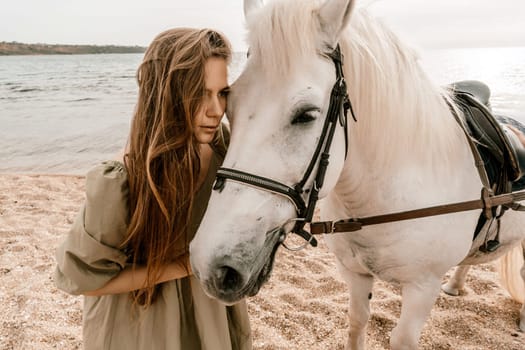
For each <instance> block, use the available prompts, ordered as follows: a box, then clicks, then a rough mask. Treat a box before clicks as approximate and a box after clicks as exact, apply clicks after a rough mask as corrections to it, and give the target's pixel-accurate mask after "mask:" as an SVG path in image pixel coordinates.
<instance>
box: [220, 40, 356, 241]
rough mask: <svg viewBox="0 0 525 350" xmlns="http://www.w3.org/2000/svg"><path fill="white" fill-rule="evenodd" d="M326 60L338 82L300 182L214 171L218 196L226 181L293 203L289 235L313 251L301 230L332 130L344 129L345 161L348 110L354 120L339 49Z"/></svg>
mask: <svg viewBox="0 0 525 350" xmlns="http://www.w3.org/2000/svg"><path fill="white" fill-rule="evenodd" d="M326 56H328V57H329V58H331V59H332V61H333V62H334V64H335V69H336V76H337V80H336V82H335V84H334V87H333V88H332V93H331V95H330V104H329V107H328V113H327V115H326V119H325V121H324V125H323V129H322V132H321V137H320V138H319V141H318V143H317V147H316V149H315V152H314V154H313V157H312V159H311V160H310V163H309V164H308V168H306V171H305V173H304V175H303V178H302V179H301V181H299V182H298V183H297V184H295V185H294V186H293V187H290V186H288V185H286V184H283V183H281V182H278V181H275V180H272V179H269V178H266V177H262V176H258V175H254V174H249V173H246V172H243V171H240V170H236V169H232V168H225V167H221V168H219V170H218V171H217V179H216V181H215V184H214V186H213V189H214V190H216V191H219V192H220V191H222V189H223V188H224V186H225V182H226V179H228V180H233V181H235V182H239V183H243V184H246V185H249V186H253V187H256V188H259V189H263V190H266V191H269V192H273V193H276V194H279V195H282V196H285V197H286V198H288V199H289V200H291V201H292V203H293V204H294V206H295V209H296V212H297V218H295V219H292V220H290V221H294V222H295V226H294V227H293V229H292V231H291V232H293V233H295V234H297V235H299V236H301V237H303V238H304V239H305V240H306V241H307V242H308V243H310V244H311V245H312V246H314V247H315V246H317V240H316V239H315V238H314V237H313V236H312V234H311V233H310V232H308V231H306V230H305V229H304V226H305V225H306V224H307V223H310V222H312V218H313V215H314V210H315V205H316V203H317V201H318V200H319V191H320V190H321V188H322V187H323V183H324V179H325V175H326V170H327V168H328V164H329V158H330V147H331V146H332V141H333V137H334V134H335V129H336V127H337V125H338V124H339V125H340V126H341V127H342V128H343V131H344V135H345V158H346V155H347V150H348V130H347V121H348V118H347V116H348V110H350V112H351V113H352V117H353V118H354V120H356V118H355V115H354V112H353V110H352V104H351V103H350V99H349V98H348V92H347V89H346V82H345V79H344V75H343V55H342V54H341V50H340V48H339V45H337V47H336V48H335V49H334V50H333V51H332V52H330V53H328V54H326ZM317 163H319V166H318V168H317V173H316V174H315V179H314V182H313V184H312V187H311V188H310V189H305V188H304V186H305V185H306V182H307V181H308V179H309V178H310V177H311V175H312V172H313V170H314V168H315V165H316V164H317ZM308 193H309V196H308V200H307V201H306V202H305V200H304V199H303V194H308ZM281 227H282V226H281Z"/></svg>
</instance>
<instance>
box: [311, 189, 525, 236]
mask: <svg viewBox="0 0 525 350" xmlns="http://www.w3.org/2000/svg"><path fill="white" fill-rule="evenodd" d="M521 200H525V190H523V191H518V192H513V193H506V194H501V195H499V196H493V195H491V194H489V192H488V191H487V190H486V189H485V188H484V189H483V190H482V195H481V199H476V200H471V201H466V202H459V203H451V204H444V205H438V206H434V207H428V208H422V209H415V210H408V211H403V212H399V213H392V214H385V215H377V216H369V217H365V218H357V219H346V220H339V221H336V222H335V223H334V222H332V221H320V222H312V223H311V224H310V232H311V233H312V234H314V235H316V234H327V233H338V232H352V231H358V230H360V229H361V228H362V227H363V226H368V225H377V224H384V223H388V222H395V221H403V220H411V219H418V218H424V217H429V216H436V215H444V214H451V213H459V212H463V211H469V210H476V209H488V210H490V209H491V208H494V207H498V206H500V205H505V206H508V207H509V208H512V209H515V210H519V209H518V208H517V207H516V208H514V207H515V205H516V203H515V202H516V201H521Z"/></svg>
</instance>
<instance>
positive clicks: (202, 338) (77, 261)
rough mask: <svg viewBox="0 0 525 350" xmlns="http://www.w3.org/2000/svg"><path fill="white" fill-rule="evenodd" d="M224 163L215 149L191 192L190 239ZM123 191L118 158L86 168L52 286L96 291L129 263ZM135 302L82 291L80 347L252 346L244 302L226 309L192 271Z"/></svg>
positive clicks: (223, 349)
mask: <svg viewBox="0 0 525 350" xmlns="http://www.w3.org/2000/svg"><path fill="white" fill-rule="evenodd" d="M222 160H223V159H222V157H221V156H220V155H219V154H218V153H216V152H214V153H213V156H212V160H211V164H210V170H209V172H208V174H207V177H206V179H205V181H204V184H203V185H202V186H201V188H200V189H199V191H198V192H197V193H196V198H195V203H196V205H195V207H194V208H193V211H192V220H191V221H192V222H191V223H190V227H191V229H190V235H191V237H193V235H194V234H195V231H196V229H197V227H198V224H199V223H200V221H201V219H202V216H203V215H204V212H205V210H206V206H207V203H208V200H209V196H210V193H211V188H212V185H213V181H214V177H215V173H216V171H217V168H218V167H219V166H220V164H221V163H222ZM128 191H129V189H128V184H127V174H126V170H125V168H124V166H123V165H122V163H120V162H116V161H110V162H105V163H102V164H101V165H99V166H97V167H95V168H94V169H92V170H91V171H89V173H88V174H87V177H86V202H85V205H84V207H83V208H82V210H81V212H80V213H79V215H78V217H77V219H76V221H75V223H74V224H73V226H72V228H71V230H70V232H69V234H68V235H67V238H66V239H65V241H64V242H63V243H62V244H61V245H60V247H59V248H58V250H57V256H56V258H57V268H56V271H55V283H56V285H57V287H58V288H59V289H61V290H64V291H66V292H68V293H70V294H74V295H78V294H82V293H83V292H86V291H92V290H95V289H98V288H100V287H102V286H104V284H106V283H107V282H108V281H109V280H110V279H111V278H113V277H115V276H116V275H117V274H118V273H119V272H120V271H121V270H122V269H123V268H124V267H125V266H126V262H127V261H128V256H126V254H125V253H124V250H123V249H119V247H120V246H121V243H122V242H123V241H124V238H125V235H126V227H127V223H128V220H129V213H128V204H127V197H128ZM190 240H191V238H190ZM187 243H188V242H187ZM187 243H186V244H187ZM132 304H133V302H132V300H131V298H130V297H129V293H124V294H116V295H105V296H101V297H91V296H85V297H84V312H83V343H84V348H85V349H87V350H90V349H94V350H95V349H96V350H105V349H111V350H116V349H123V350H133V349H148V350H149V349H153V350H156V349H158V350H163V349H166V350H200V349H202V350H230V349H235V350H236V349H240V350H245V349H251V348H252V343H251V330H250V326H249V319H248V314H247V308H246V303H245V302H244V301H242V302H240V303H238V304H236V305H233V306H225V305H223V304H221V303H220V302H218V301H217V300H215V299H211V298H209V297H208V296H207V295H206V294H205V293H204V291H203V290H202V288H201V286H200V284H199V282H198V281H197V279H195V277H193V276H190V277H186V278H182V279H178V280H173V281H169V282H166V283H163V284H162V288H161V291H160V295H159V296H158V297H157V299H156V301H155V302H154V303H153V304H152V305H151V306H150V307H149V308H147V309H144V308H142V307H137V306H133V305H132Z"/></svg>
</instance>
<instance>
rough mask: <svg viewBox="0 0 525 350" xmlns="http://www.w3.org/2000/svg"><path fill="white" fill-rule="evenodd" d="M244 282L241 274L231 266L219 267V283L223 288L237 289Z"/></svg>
mask: <svg viewBox="0 0 525 350" xmlns="http://www.w3.org/2000/svg"><path fill="white" fill-rule="evenodd" d="M241 282H242V277H241V275H240V274H239V273H238V272H237V271H236V270H235V269H233V268H231V267H229V266H221V267H219V268H218V269H217V284H218V287H219V288H220V289H222V290H229V291H231V290H236V289H237V288H239V286H240V284H241Z"/></svg>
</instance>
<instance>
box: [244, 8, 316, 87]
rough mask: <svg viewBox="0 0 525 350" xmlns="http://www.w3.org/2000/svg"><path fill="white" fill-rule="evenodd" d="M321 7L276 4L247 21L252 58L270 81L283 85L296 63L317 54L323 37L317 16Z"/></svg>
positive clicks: (261, 10)
mask: <svg viewBox="0 0 525 350" xmlns="http://www.w3.org/2000/svg"><path fill="white" fill-rule="evenodd" d="M320 3H321V1H319V0H310V1H290V0H274V1H271V2H269V3H268V4H267V5H266V6H265V7H263V8H262V9H260V10H259V11H258V12H257V13H256V14H254V16H250V17H249V18H248V19H247V20H248V22H247V26H248V32H249V36H248V44H249V46H250V48H249V50H250V55H253V58H255V59H257V60H258V62H257V65H258V66H260V67H261V69H262V70H263V71H264V73H265V76H266V77H268V78H269V79H270V81H273V82H278V81H282V79H283V77H286V76H288V75H289V73H290V72H291V71H292V68H293V64H294V62H298V61H300V60H301V59H302V58H303V57H311V56H312V55H315V54H316V52H317V50H318V48H319V45H320V43H319V40H320V37H321V36H320V29H319V23H318V20H317V15H316V12H317V10H318V9H319V6H320Z"/></svg>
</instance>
